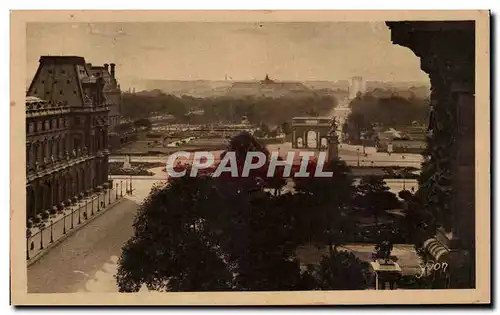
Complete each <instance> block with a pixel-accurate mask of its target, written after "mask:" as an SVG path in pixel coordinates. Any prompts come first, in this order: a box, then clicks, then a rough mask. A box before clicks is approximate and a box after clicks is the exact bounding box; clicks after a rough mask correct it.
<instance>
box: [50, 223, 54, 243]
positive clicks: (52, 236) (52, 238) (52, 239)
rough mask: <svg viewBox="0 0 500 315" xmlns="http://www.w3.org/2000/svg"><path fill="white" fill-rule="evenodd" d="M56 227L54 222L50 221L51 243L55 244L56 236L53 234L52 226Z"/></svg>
mask: <svg viewBox="0 0 500 315" xmlns="http://www.w3.org/2000/svg"><path fill="white" fill-rule="evenodd" d="M53 225H54V221H52V220H50V242H51V243H54V235H53V233H52V226H53Z"/></svg>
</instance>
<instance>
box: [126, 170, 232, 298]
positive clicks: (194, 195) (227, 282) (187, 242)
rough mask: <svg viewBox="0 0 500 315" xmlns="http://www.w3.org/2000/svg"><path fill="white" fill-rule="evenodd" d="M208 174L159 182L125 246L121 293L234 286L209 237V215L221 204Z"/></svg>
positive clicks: (142, 207)
mask: <svg viewBox="0 0 500 315" xmlns="http://www.w3.org/2000/svg"><path fill="white" fill-rule="evenodd" d="M216 197H217V195H216V194H214V193H213V190H212V180H211V178H209V177H204V178H201V177H197V178H191V177H181V178H175V179H172V180H171V181H170V182H169V185H168V186H165V187H163V186H156V187H154V188H153V189H152V191H151V193H150V195H149V196H148V198H147V199H146V200H145V201H144V203H143V204H142V205H141V207H140V209H139V212H138V214H137V217H136V218H135V221H134V224H133V227H134V235H133V237H132V238H131V239H130V240H129V241H128V242H127V243H126V244H125V246H124V247H123V252H122V255H121V257H120V260H119V267H118V272H117V283H118V288H119V291H120V292H137V291H138V290H139V289H140V288H141V286H142V285H143V284H144V285H146V286H147V288H148V289H151V290H158V291H206V290H210V291H219V290H229V289H231V281H232V275H231V273H230V271H229V268H228V267H227V265H226V263H225V262H224V260H223V259H222V258H221V255H220V253H219V251H218V248H217V245H216V244H214V243H212V242H211V240H210V238H208V237H207V236H208V235H209V234H210V233H209V231H208V230H209V228H210V227H209V226H208V225H206V224H205V221H206V220H205V216H206V213H207V212H208V211H209V210H208V209H207V208H206V207H207V204H206V203H203V202H200V201H202V200H206V199H208V198H210V206H211V207H214V206H215V207H216V206H217V205H218V204H219V202H218V200H219V199H218V198H216Z"/></svg>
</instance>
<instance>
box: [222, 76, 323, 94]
mask: <svg viewBox="0 0 500 315" xmlns="http://www.w3.org/2000/svg"><path fill="white" fill-rule="evenodd" d="M297 94H307V95H309V94H310V95H314V92H313V91H312V90H310V89H309V88H308V87H306V86H305V85H304V84H302V83H301V82H294V81H274V80H272V79H270V78H269V75H266V77H265V78H264V80H261V81H249V82H234V83H233V84H232V85H231V87H230V88H229V91H228V95H229V96H262V97H281V96H286V95H297Z"/></svg>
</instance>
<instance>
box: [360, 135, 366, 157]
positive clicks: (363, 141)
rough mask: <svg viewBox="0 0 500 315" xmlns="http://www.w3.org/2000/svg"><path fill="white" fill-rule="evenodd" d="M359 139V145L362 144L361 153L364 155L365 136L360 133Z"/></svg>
mask: <svg viewBox="0 0 500 315" xmlns="http://www.w3.org/2000/svg"><path fill="white" fill-rule="evenodd" d="M360 139H361V145H362V146H363V155H365V154H366V151H365V136H364V135H361V137H360Z"/></svg>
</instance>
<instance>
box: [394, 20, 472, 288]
mask: <svg viewBox="0 0 500 315" xmlns="http://www.w3.org/2000/svg"><path fill="white" fill-rule="evenodd" d="M387 25H388V26H389V28H390V29H391V36H392V41H393V43H394V44H398V45H401V46H405V47H408V48H409V49H411V50H412V51H413V52H414V53H415V55H417V56H418V57H420V65H421V69H422V70H423V71H425V72H426V73H427V74H429V77H430V81H431V85H432V87H431V104H430V106H431V109H432V112H433V113H435V114H433V116H432V118H431V121H430V126H429V129H430V130H429V133H430V136H431V137H432V138H433V139H434V140H435V141H437V140H438V139H440V141H439V143H444V144H445V145H446V148H445V149H444V151H445V153H444V154H442V153H439V152H437V151H435V152H433V153H435V154H432V153H431V159H433V158H435V157H436V156H437V157H439V156H442V157H443V156H444V157H445V159H442V161H439V160H441V159H439V158H438V159H437V160H436V161H433V162H434V163H438V164H439V165H438V167H437V169H438V170H441V171H445V172H446V175H447V176H450V182H451V187H452V188H453V189H452V190H451V192H450V196H449V197H450V198H449V202H448V204H449V205H448V207H449V210H448V211H441V210H439V211H437V212H438V215H439V220H440V222H438V223H441V228H439V229H438V231H437V233H436V236H435V238H433V240H429V241H428V242H426V243H427V244H429V245H432V247H433V248H434V249H433V250H432V252H436V253H441V254H440V255H439V257H438V258H437V260H439V259H448V260H449V261H450V267H451V268H450V283H449V286H450V287H451V288H462V287H467V288H474V287H475V258H474V257H475V181H474V178H475V139H474V136H475V125H474V124H475V97H474V95H475V24H474V21H438V22H388V23H387ZM438 112H439V113H438ZM446 124H449V126H448V125H446ZM435 150H439V148H436V149H435ZM441 151H443V149H441ZM431 162H432V161H431ZM446 198H448V196H446ZM438 245H439V246H441V247H440V248H442V249H443V250H438V249H437V248H438V247H439V246H438ZM443 253H444V254H443Z"/></svg>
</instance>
